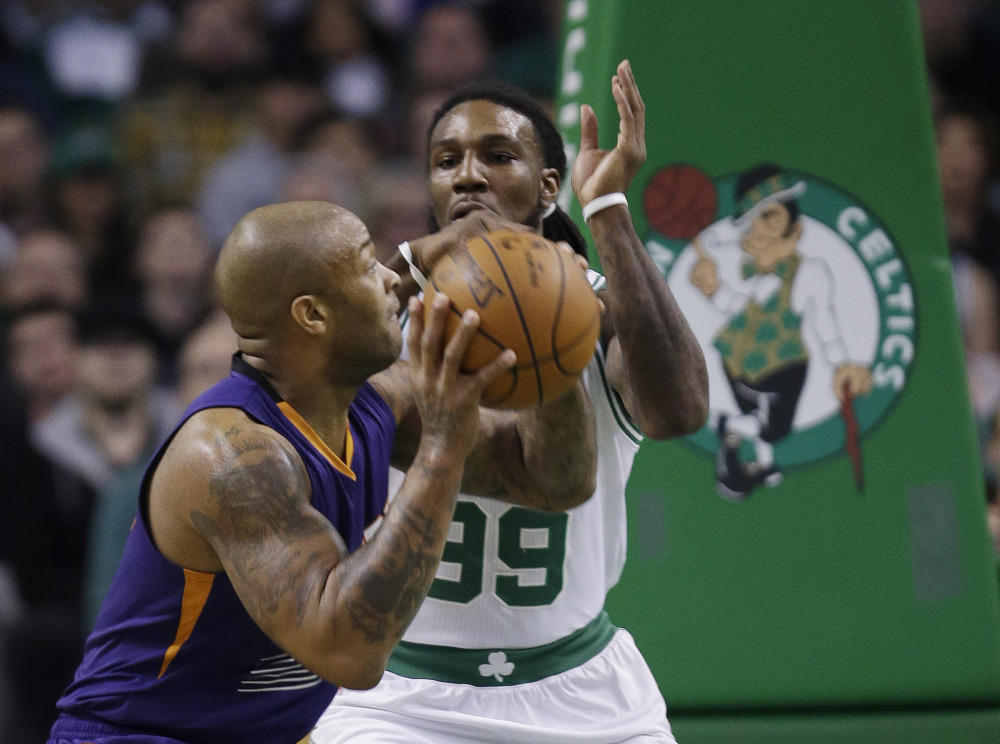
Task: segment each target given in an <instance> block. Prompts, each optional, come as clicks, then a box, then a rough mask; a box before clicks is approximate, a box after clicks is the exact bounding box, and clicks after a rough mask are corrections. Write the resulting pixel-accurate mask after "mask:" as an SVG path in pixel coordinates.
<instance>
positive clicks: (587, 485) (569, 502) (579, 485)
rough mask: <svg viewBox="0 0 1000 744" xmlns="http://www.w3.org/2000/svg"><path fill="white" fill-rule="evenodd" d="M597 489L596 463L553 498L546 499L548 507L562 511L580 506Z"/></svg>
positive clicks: (552, 510)
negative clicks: (585, 473)
mask: <svg viewBox="0 0 1000 744" xmlns="http://www.w3.org/2000/svg"><path fill="white" fill-rule="evenodd" d="M596 489H597V463H596V461H595V463H594V467H593V468H592V469H591V470H590V471H589V473H588V474H587V476H586V477H582V478H580V479H578V480H577V481H576V482H575V483H572V484H569V485H568V486H567V487H565V488H562V489H560V493H558V494H557V495H556V497H555V498H549V499H548V509H547V510H546V511H550V512H563V511H566V510H567V509H572V508H573V507H575V506H580V505H581V504H584V503H586V502H587V500H588V499H590V497H591V496H593V495H594V491H595V490H596Z"/></svg>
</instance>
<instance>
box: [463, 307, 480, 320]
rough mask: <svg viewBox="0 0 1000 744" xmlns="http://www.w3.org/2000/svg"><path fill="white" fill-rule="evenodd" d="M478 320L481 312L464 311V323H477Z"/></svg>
mask: <svg viewBox="0 0 1000 744" xmlns="http://www.w3.org/2000/svg"><path fill="white" fill-rule="evenodd" d="M477 320H479V314H478V313H477V312H476V311H475V310H466V311H465V312H464V313H462V322H463V323H475V322H476V321H477Z"/></svg>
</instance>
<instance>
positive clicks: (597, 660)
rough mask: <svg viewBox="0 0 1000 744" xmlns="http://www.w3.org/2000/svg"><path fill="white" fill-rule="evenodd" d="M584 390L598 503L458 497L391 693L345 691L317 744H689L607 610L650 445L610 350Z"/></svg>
mask: <svg viewBox="0 0 1000 744" xmlns="http://www.w3.org/2000/svg"><path fill="white" fill-rule="evenodd" d="M591 282H592V284H594V286H595V288H599V287H601V286H602V285H603V277H600V276H599V275H597V274H595V273H593V272H591ZM584 381H585V384H586V388H587V392H588V395H589V396H590V400H591V403H592V405H593V409H594V416H595V423H596V433H597V488H596V490H595V491H594V494H593V496H592V497H591V498H590V499H589V500H588V501H587V502H586V503H585V504H582V505H581V506H578V507H576V508H575V509H570V510H569V511H568V512H566V513H563V514H549V513H545V512H539V511H533V510H531V509H525V508H522V507H517V506H510V505H507V504H504V503H502V502H500V501H496V500H493V499H486V498H477V497H472V496H460V497H459V501H458V504H457V506H456V509H455V519H454V522H453V523H452V527H451V530H450V532H449V536H448V540H449V541H448V545H447V547H446V549H445V553H444V559H443V561H442V563H441V566H440V569H439V570H438V573H437V576H436V578H435V580H434V583H433V585H432V587H431V591H430V595H429V596H428V598H427V599H426V600H425V601H424V603H423V605H422V606H421V608H420V611H419V612H418V613H417V616H416V618H415V619H414V621H413V623H412V624H411V625H410V628H409V629H408V630H407V632H406V635H405V636H404V637H403V640H402V641H401V642H400V644H399V646H398V647H397V648H396V650H395V651H394V652H393V655H392V657H391V658H390V660H389V664H388V666H387V669H386V673H385V675H384V676H383V677H382V681H381V682H380V683H379V684H378V685H377V686H376V687H374V688H373V689H371V690H364V691H357V690H348V689H341V690H340V691H339V692H338V694H337V696H336V697H335V698H334V699H333V702H332V703H331V704H330V707H329V708H327V710H326V712H325V713H324V714H323V717H322V718H321V719H320V720H319V722H318V724H317V726H316V729H315V730H314V731H313V733H312V735H311V737H310V742H311V744H350V743H351V742H356V741H364V742H369V743H370V744H395V743H396V742H403V741H405V742H407V743H408V744H432V743H433V744H486V743H487V742H497V741H505V742H510V744H556V743H558V744H640V742H641V743H642V744H677V742H676V740H675V739H674V737H673V735H672V733H671V731H670V724H669V723H668V722H667V715H666V705H665V704H664V702H663V696H662V695H661V694H660V691H659V689H658V688H657V685H656V680H655V679H654V678H653V675H652V673H651V672H650V671H649V667H648V666H647V665H646V662H645V661H644V660H643V658H642V655H641V654H640V653H639V650H638V649H637V648H636V647H635V643H634V642H633V640H632V637H631V636H630V635H629V634H628V632H627V631H625V630H622V629H617V628H614V626H612V625H611V622H610V620H609V619H608V616H607V613H605V612H604V611H603V607H604V599H605V595H606V594H607V592H608V590H609V589H611V587H612V586H614V585H615V584H616V583H617V582H618V579H619V577H620V576H621V572H622V568H623V567H624V565H625V547H626V539H625V538H626V534H625V530H626V522H625V484H626V482H627V480H628V476H629V471H630V470H631V467H632V460H633V459H634V458H635V454H636V451H637V450H638V449H639V443H640V442H641V441H642V435H641V434H640V432H639V430H638V429H637V428H636V427H635V425H634V424H633V423H632V422H631V420H630V419H629V417H628V415H627V414H626V413H625V409H624V407H623V406H622V404H621V401H620V400H619V399H618V396H617V395H616V394H615V393H614V391H613V390H612V389H611V387H610V386H609V385H608V382H607V379H606V377H605V374H604V352H603V350H602V349H600V348H599V349H597V350H596V352H595V354H594V358H593V359H592V360H591V363H590V365H589V366H588V367H587V369H586V371H585V372H584ZM401 480H402V473H399V472H396V473H394V474H393V476H392V480H390V493H394V490H395V489H396V488H398V487H399V482H400V481H401Z"/></svg>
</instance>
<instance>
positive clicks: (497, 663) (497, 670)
mask: <svg viewBox="0 0 1000 744" xmlns="http://www.w3.org/2000/svg"><path fill="white" fill-rule="evenodd" d="M488 659H489V663H488V664H480V665H479V673H480V674H481V675H483V676H484V677H493V678H494V679H495V680H496V681H497V682H503V678H504V677H506V676H509V675H511V674H513V673H514V662H512V661H507V654H505V653H504V652H503V651H494V652H493V653H491V654H490V655H489V657H488Z"/></svg>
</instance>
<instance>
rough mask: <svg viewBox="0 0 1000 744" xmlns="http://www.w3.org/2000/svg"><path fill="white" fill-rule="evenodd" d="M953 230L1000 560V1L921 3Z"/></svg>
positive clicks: (958, 295)
mask: <svg viewBox="0 0 1000 744" xmlns="http://www.w3.org/2000/svg"><path fill="white" fill-rule="evenodd" d="M920 16H921V26H922V29H923V37H924V50H925V54H926V60H927V70H928V82H929V85H930V98H931V109H932V113H933V116H934V128H935V133H936V141H937V156H938V166H939V171H940V181H941V195H942V198H943V200H944V219H945V231H946V234H947V241H948V250H949V254H950V257H951V267H952V276H953V280H954V286H955V300H956V304H957V307H958V317H959V322H960V325H961V330H962V342H963V346H964V349H965V367H966V373H967V377H968V387H969V397H970V403H971V405H972V411H973V414H974V416H975V418H976V423H977V425H978V427H979V441H980V446H981V449H982V458H983V467H984V472H985V476H986V477H985V480H986V501H987V514H988V521H989V526H990V532H991V535H992V537H993V545H994V550H995V552H996V554H997V556H998V557H1000V128H998V127H1000V3H997V2H995V1H994V0H920Z"/></svg>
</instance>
